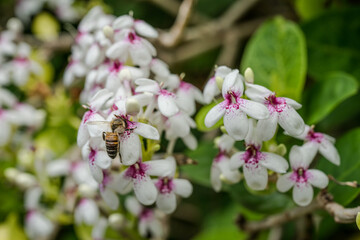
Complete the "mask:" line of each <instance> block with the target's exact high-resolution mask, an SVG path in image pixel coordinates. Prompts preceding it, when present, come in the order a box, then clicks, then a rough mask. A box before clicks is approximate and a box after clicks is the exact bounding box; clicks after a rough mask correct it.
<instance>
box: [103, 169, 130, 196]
mask: <svg viewBox="0 0 360 240" xmlns="http://www.w3.org/2000/svg"><path fill="white" fill-rule="evenodd" d="M111 177H112V180H111V182H110V183H108V184H107V187H109V188H111V189H113V190H114V191H116V192H118V193H120V194H126V193H128V192H130V191H131V190H132V179H131V178H130V177H126V170H125V171H122V172H121V173H120V174H112V175H111Z"/></svg>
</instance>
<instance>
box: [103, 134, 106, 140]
mask: <svg viewBox="0 0 360 240" xmlns="http://www.w3.org/2000/svg"><path fill="white" fill-rule="evenodd" d="M105 136H106V132H103V133H102V137H103V140H104V141H105Z"/></svg>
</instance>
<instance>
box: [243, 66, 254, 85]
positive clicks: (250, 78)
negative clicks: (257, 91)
mask: <svg viewBox="0 0 360 240" xmlns="http://www.w3.org/2000/svg"><path fill="white" fill-rule="evenodd" d="M244 76H245V81H246V82H247V83H254V72H253V70H252V69H251V68H247V69H246V70H245V73H244Z"/></svg>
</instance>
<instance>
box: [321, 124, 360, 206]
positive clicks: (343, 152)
mask: <svg viewBox="0 0 360 240" xmlns="http://www.w3.org/2000/svg"><path fill="white" fill-rule="evenodd" d="M359 143H360V128H356V129H354V130H352V131H350V132H348V133H347V134H346V135H345V136H343V137H341V138H340V139H339V140H338V141H337V143H336V145H335V146H336V148H337V149H338V151H339V154H340V159H341V164H340V166H335V165H334V164H332V163H330V162H329V161H327V160H326V159H324V158H321V159H320V162H319V166H318V168H319V169H321V170H322V171H324V172H325V173H326V174H330V175H332V176H334V177H335V178H336V179H337V180H338V181H357V182H360V174H359V171H360V161H359V159H360V148H359ZM328 191H329V192H330V193H331V194H332V195H333V196H334V200H335V201H336V202H338V203H340V204H342V205H347V204H349V203H350V202H351V201H353V200H354V199H355V198H356V196H357V195H358V194H359V193H360V189H359V188H352V187H348V186H341V185H338V184H336V183H334V182H330V183H329V186H328Z"/></svg>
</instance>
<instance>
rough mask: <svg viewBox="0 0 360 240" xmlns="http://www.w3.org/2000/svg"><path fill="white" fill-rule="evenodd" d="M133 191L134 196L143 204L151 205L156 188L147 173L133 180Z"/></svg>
mask: <svg viewBox="0 0 360 240" xmlns="http://www.w3.org/2000/svg"><path fill="white" fill-rule="evenodd" d="M133 183H134V193H135V196H136V198H137V199H138V200H139V202H141V203H142V204H144V205H151V204H153V203H154V202H155V200H156V196H157V189H156V187H155V185H154V183H153V182H152V181H151V179H150V177H149V176H148V175H143V176H141V177H139V178H136V179H134V180H133Z"/></svg>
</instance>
